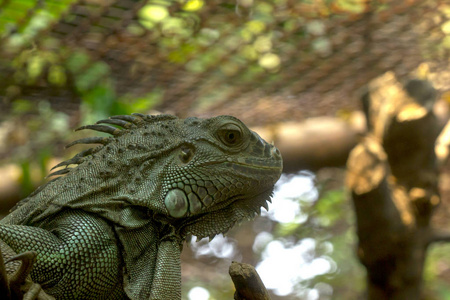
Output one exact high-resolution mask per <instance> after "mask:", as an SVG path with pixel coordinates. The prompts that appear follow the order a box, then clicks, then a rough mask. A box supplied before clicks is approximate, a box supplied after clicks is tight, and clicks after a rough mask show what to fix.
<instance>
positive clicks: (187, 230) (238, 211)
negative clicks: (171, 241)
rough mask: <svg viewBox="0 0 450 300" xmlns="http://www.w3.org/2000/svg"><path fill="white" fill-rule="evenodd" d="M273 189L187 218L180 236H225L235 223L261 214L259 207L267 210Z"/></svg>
mask: <svg viewBox="0 0 450 300" xmlns="http://www.w3.org/2000/svg"><path fill="white" fill-rule="evenodd" d="M272 192H273V188H270V189H267V190H265V191H263V192H261V193H260V194H258V195H256V196H254V197H252V198H241V196H237V197H234V198H233V199H230V200H229V201H227V204H226V205H224V206H223V207H221V208H220V209H218V210H214V211H213V212H212V213H211V212H210V213H205V214H201V215H198V216H194V217H192V218H188V219H186V220H185V221H183V223H181V224H180V227H179V233H180V236H182V237H183V238H185V237H186V236H189V235H195V236H196V237H197V238H198V239H201V238H204V237H209V238H210V239H211V238H213V237H214V236H216V235H218V234H225V233H227V232H228V230H229V229H231V228H232V227H233V226H234V225H235V224H236V223H238V224H240V223H241V222H242V221H244V220H252V219H253V218H255V217H256V216H257V215H259V214H260V213H261V207H264V208H265V209H267V202H268V201H269V202H270V201H271V196H272Z"/></svg>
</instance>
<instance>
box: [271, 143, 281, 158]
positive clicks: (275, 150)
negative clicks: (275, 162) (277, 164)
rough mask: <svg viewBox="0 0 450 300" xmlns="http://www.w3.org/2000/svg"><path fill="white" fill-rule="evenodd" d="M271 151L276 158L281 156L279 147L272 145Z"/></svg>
mask: <svg viewBox="0 0 450 300" xmlns="http://www.w3.org/2000/svg"><path fill="white" fill-rule="evenodd" d="M270 153H271V154H272V157H275V158H278V159H280V158H281V153H280V150H278V148H277V147H275V146H273V147H272V149H271V151H270Z"/></svg>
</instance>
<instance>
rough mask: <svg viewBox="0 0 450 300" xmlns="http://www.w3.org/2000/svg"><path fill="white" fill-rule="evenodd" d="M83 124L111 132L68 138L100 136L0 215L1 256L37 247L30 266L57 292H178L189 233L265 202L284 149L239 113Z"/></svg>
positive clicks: (69, 295)
mask: <svg viewBox="0 0 450 300" xmlns="http://www.w3.org/2000/svg"><path fill="white" fill-rule="evenodd" d="M79 129H91V130H96V131H100V132H105V133H108V134H111V136H109V137H89V138H82V139H80V140H77V141H75V142H72V143H71V144H69V145H68V147H69V146H72V145H75V144H96V143H98V144H100V145H99V146H97V147H94V148H90V149H88V150H85V151H82V152H81V153H79V154H77V155H75V156H74V157H73V158H71V159H69V160H67V161H64V162H62V163H60V164H58V165H57V166H55V168H61V167H62V169H60V170H58V171H55V172H53V173H52V174H50V176H51V175H64V176H60V177H57V178H55V179H53V180H52V181H50V182H48V183H47V184H45V185H43V186H41V187H40V188H38V189H37V190H36V191H35V192H34V193H32V194H31V195H30V196H29V197H28V198H26V199H24V200H22V201H21V202H19V204H18V205H17V206H16V207H15V208H14V209H13V210H12V212H11V213H10V214H9V215H8V216H6V217H5V218H4V219H3V220H1V221H0V247H1V248H0V249H1V250H2V252H3V253H4V259H5V260H8V259H10V260H21V261H22V264H23V265H28V266H29V265H30V264H31V265H33V263H32V260H33V259H34V257H32V258H31V259H28V256H33V253H36V254H37V256H36V258H35V263H34V265H33V266H32V268H30V267H28V269H27V268H23V269H27V270H28V271H29V270H31V272H30V275H31V280H32V282H33V283H35V284H39V285H40V286H41V287H42V288H43V289H44V291H45V293H46V294H48V295H51V296H53V297H55V298H56V299H127V298H130V299H180V298H181V268H180V253H181V250H182V245H183V241H184V240H185V239H186V238H187V237H188V236H190V235H195V236H197V237H199V238H203V237H214V236H215V235H217V234H219V233H225V232H227V231H228V230H229V229H230V228H231V227H232V226H233V225H234V224H235V223H237V222H240V221H241V220H243V219H251V218H253V217H254V216H255V215H256V214H258V213H259V211H260V208H261V206H263V207H265V208H266V209H267V202H266V201H268V200H270V196H271V194H272V190H273V186H274V184H275V182H276V181H277V180H278V178H279V177H280V174H281V171H282V158H281V155H280V152H279V151H278V149H277V148H275V147H274V146H273V145H271V144H268V143H266V142H265V141H264V140H263V139H261V138H260V137H259V135H258V134H256V133H255V132H253V131H251V130H249V129H248V128H247V127H246V126H245V125H244V124H243V123H242V122H241V121H239V120H238V119H236V118H234V117H231V116H219V117H214V118H210V119H198V118H187V119H178V118H177V117H175V116H171V115H158V116H149V115H142V114H132V115H124V116H114V117H111V118H109V119H106V120H101V121H98V122H97V123H96V124H95V125H87V126H82V127H81V128H79ZM79 129H78V130H79ZM11 252H12V253H16V254H19V255H21V256H20V257H16V258H12V259H11V256H12V254H9V255H7V253H11ZM27 254H28V255H27ZM30 261H31V263H30ZM15 263H17V261H16V262H15ZM10 264H11V263H10ZM6 266H7V268H8V263H7V264H6ZM16 269H17V268H16ZM19 271H20V270H19ZM28 271H25V275H26V274H27V272H28ZM10 272H11V271H10ZM17 272H18V271H17ZM22 272H23V270H22ZM0 275H1V272H0ZM19 275H20V274H19ZM0 277H1V276H0ZM10 277H12V275H10ZM16 277H17V274H16ZM22 277H23V276H22ZM0 279H1V278H0ZM0 281H1V280H0ZM16 281H17V280H16ZM22 281H23V280H22ZM11 284H12V283H11ZM0 288H1V287H0Z"/></svg>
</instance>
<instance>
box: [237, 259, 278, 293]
mask: <svg viewBox="0 0 450 300" xmlns="http://www.w3.org/2000/svg"><path fill="white" fill-rule="evenodd" d="M229 274H230V276H231V279H232V280H233V283H234V286H235V288H236V292H235V294H234V299H235V300H245V299H255V300H270V296H269V293H268V292H267V289H266V287H265V286H264V284H263V282H262V281H261V278H260V277H259V275H258V273H257V272H256V270H255V268H254V267H253V266H252V265H249V264H244V263H238V262H235V261H233V262H232V263H231V266H230V269H229Z"/></svg>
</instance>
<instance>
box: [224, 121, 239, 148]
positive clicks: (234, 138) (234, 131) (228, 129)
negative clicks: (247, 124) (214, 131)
mask: <svg viewBox="0 0 450 300" xmlns="http://www.w3.org/2000/svg"><path fill="white" fill-rule="evenodd" d="M218 133H219V138H220V140H221V141H222V142H223V143H224V144H225V145H227V146H235V145H238V144H240V143H241V141H242V131H241V128H239V126H237V125H235V124H227V125H225V126H223V127H222V128H220V130H219V132H218Z"/></svg>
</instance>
